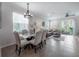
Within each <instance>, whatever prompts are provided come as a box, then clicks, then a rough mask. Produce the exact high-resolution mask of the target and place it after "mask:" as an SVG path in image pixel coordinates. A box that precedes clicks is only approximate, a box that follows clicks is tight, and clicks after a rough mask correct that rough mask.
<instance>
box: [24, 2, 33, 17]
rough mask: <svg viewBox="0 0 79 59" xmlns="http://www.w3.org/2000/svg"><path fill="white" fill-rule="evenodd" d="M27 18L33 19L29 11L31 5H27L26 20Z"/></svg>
mask: <svg viewBox="0 0 79 59" xmlns="http://www.w3.org/2000/svg"><path fill="white" fill-rule="evenodd" d="M27 16H29V17H32V15H31V14H30V11H29V3H27V10H26V13H24V18H26V17H27Z"/></svg>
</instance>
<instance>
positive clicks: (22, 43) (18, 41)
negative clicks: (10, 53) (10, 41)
mask: <svg viewBox="0 0 79 59" xmlns="http://www.w3.org/2000/svg"><path fill="white" fill-rule="evenodd" d="M14 36H15V39H16V51H18V55H20V53H21V49H22V48H23V47H24V46H25V45H26V44H28V42H27V41H26V39H24V40H23V39H22V40H21V39H20V36H19V34H18V32H14Z"/></svg>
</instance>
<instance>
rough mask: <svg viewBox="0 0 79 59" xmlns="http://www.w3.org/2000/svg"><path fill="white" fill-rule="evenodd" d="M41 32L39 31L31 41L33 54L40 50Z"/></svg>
mask: <svg viewBox="0 0 79 59" xmlns="http://www.w3.org/2000/svg"><path fill="white" fill-rule="evenodd" d="M42 34H43V32H42V31H39V32H37V33H36V35H35V39H33V40H31V44H32V45H33V48H34V51H35V53H36V52H37V49H38V48H41V45H42V44H41V39H42Z"/></svg>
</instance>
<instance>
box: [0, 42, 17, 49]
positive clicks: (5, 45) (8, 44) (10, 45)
mask: <svg viewBox="0 0 79 59" xmlns="http://www.w3.org/2000/svg"><path fill="white" fill-rule="evenodd" d="M15 43H16V42H13V43H10V44H6V45H3V46H2V47H1V48H4V47H7V46H11V45H14V44H15Z"/></svg>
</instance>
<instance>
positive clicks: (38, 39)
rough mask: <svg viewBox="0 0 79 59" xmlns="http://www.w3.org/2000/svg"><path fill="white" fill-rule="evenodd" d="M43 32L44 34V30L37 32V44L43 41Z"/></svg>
mask: <svg viewBox="0 0 79 59" xmlns="http://www.w3.org/2000/svg"><path fill="white" fill-rule="evenodd" d="M42 34H43V32H42V31H39V32H37V33H36V36H35V45H37V44H39V43H41V39H42Z"/></svg>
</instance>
